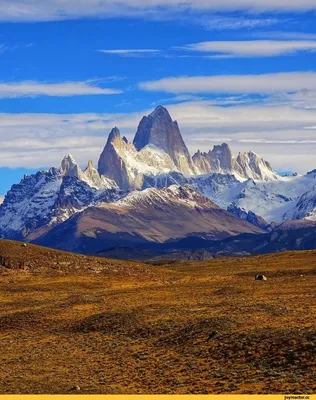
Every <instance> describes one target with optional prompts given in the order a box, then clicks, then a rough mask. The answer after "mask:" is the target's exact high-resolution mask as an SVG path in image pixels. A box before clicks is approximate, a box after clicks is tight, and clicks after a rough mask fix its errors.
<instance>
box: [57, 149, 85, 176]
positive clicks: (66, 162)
mask: <svg viewBox="0 0 316 400" xmlns="http://www.w3.org/2000/svg"><path fill="white" fill-rule="evenodd" d="M59 171H60V173H61V174H63V175H69V176H76V177H79V175H80V174H81V173H82V171H81V169H80V167H79V165H78V164H77V162H76V160H75V158H74V157H73V155H72V154H67V155H66V156H65V157H64V158H63V160H62V162H61V165H60V168H59Z"/></svg>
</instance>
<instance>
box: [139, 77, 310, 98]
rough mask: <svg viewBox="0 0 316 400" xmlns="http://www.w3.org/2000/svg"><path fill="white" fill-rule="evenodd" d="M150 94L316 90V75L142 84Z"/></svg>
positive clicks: (175, 79) (181, 79)
mask: <svg viewBox="0 0 316 400" xmlns="http://www.w3.org/2000/svg"><path fill="white" fill-rule="evenodd" d="M139 87H140V88H141V89H143V90H147V91H155V92H167V93H176V94H180V93H190V94H192V93H248V94H262V93H265V94H271V93H277V92H285V93H289V92H297V91H300V90H316V72H284V73H282V72H280V73H273V74H262V75H214V76H192V77H168V78H163V79H160V80H157V81H147V82H141V83H140V84H139Z"/></svg>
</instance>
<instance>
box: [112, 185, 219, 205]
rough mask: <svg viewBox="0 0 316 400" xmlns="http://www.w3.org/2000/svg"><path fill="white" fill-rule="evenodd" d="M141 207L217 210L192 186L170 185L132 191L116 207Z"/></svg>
mask: <svg viewBox="0 0 316 400" xmlns="http://www.w3.org/2000/svg"><path fill="white" fill-rule="evenodd" d="M140 203H141V204H142V207H148V208H155V206H159V207H160V206H161V204H169V205H175V204H177V205H180V206H182V205H183V206H185V207H189V208H203V209H210V208H219V207H218V206H217V205H215V204H214V203H213V202H211V201H210V200H209V199H207V198H206V197H205V196H203V195H202V194H201V193H199V192H198V191H196V190H195V189H194V188H193V187H192V186H189V185H184V186H178V185H172V186H169V187H168V188H158V189H157V188H150V189H145V190H142V191H134V192H132V193H130V194H129V195H127V196H126V197H124V198H122V199H120V200H118V201H117V202H116V205H117V206H118V207H137V206H138V205H139V204H140Z"/></svg>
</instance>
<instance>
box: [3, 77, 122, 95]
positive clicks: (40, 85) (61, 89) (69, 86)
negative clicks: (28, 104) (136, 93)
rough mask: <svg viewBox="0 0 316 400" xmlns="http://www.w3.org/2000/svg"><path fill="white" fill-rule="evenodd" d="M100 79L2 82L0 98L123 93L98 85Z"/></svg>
mask: <svg viewBox="0 0 316 400" xmlns="http://www.w3.org/2000/svg"><path fill="white" fill-rule="evenodd" d="M98 83H99V81H95V80H89V81H86V82H71V81H69V82H60V83H47V82H37V81H22V82H0V98H17V97H39V96H55V97H70V96H88V95H113V94H119V93H122V92H121V91H120V90H117V89H110V88H103V87H100V86H98Z"/></svg>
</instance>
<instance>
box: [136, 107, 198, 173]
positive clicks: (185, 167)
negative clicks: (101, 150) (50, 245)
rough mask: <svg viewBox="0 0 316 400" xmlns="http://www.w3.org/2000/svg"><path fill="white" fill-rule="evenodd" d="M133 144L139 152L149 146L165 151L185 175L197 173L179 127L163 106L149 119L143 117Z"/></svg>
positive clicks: (148, 117)
mask: <svg viewBox="0 0 316 400" xmlns="http://www.w3.org/2000/svg"><path fill="white" fill-rule="evenodd" d="M133 143H134V145H135V148H136V149H137V150H138V151H140V150H142V149H143V148H144V147H146V146H147V145H153V146H155V147H157V148H159V149H161V150H164V151H165V152H166V153H167V154H169V156H170V157H171V159H172V161H173V162H174V164H175V166H176V167H177V168H178V170H179V171H180V172H182V173H183V174H184V175H192V174H194V172H195V171H194V165H193V162H192V159H191V156H190V153H189V151H188V149H187V147H186V145H185V143H184V140H183V138H182V136H181V133H180V129H179V125H178V123H177V122H176V121H172V118H171V116H170V114H169V112H168V110H167V109H166V108H164V107H162V106H159V107H157V108H156V109H155V110H154V111H153V112H152V113H151V114H150V115H148V116H147V117H143V119H142V120H141V122H140V124H139V126H138V129H137V132H136V135H135V138H134V142H133Z"/></svg>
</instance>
